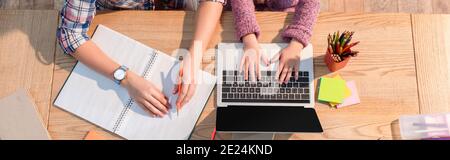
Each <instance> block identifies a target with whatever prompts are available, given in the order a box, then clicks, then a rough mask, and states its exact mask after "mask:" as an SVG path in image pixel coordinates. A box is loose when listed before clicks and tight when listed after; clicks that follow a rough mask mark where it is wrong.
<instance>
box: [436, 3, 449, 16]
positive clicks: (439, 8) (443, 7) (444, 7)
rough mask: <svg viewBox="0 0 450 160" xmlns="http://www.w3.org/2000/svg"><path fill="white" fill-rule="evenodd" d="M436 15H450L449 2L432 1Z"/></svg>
mask: <svg viewBox="0 0 450 160" xmlns="http://www.w3.org/2000/svg"><path fill="white" fill-rule="evenodd" d="M432 2H433V12H434V13H446V14H448V13H450V1H449V0H432Z"/></svg>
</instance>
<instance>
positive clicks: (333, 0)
mask: <svg viewBox="0 0 450 160" xmlns="http://www.w3.org/2000/svg"><path fill="white" fill-rule="evenodd" d="M328 3H329V4H328V11H329V12H345V1H344V0H329V2H328Z"/></svg>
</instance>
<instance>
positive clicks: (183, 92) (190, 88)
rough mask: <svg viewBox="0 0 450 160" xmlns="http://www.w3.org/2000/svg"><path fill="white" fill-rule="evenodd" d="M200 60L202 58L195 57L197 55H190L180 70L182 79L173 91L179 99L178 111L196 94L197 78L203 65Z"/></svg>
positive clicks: (184, 60) (186, 57)
mask: <svg viewBox="0 0 450 160" xmlns="http://www.w3.org/2000/svg"><path fill="white" fill-rule="evenodd" d="M200 55H201V54H200ZM200 58H201V57H197V56H195V54H189V56H184V57H183V61H182V66H181V70H180V72H181V74H182V79H181V81H180V82H176V83H177V85H176V86H175V88H174V91H173V93H174V94H178V99H177V101H176V103H177V104H176V106H177V109H181V108H182V107H183V106H184V105H185V104H186V103H188V102H189V101H190V100H191V98H192V96H194V94H195V89H196V87H197V79H196V78H197V77H198V72H199V71H200V64H201V59H200ZM177 76H178V75H177ZM180 85H181V86H180Z"/></svg>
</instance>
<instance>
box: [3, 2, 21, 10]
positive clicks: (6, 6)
mask: <svg viewBox="0 0 450 160" xmlns="http://www.w3.org/2000/svg"><path fill="white" fill-rule="evenodd" d="M19 6H20V3H19V1H18V0H0V9H19Z"/></svg>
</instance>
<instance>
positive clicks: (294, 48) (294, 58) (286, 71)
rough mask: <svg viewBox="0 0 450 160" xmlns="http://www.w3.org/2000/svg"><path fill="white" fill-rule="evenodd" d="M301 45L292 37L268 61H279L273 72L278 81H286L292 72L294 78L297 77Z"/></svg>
mask: <svg viewBox="0 0 450 160" xmlns="http://www.w3.org/2000/svg"><path fill="white" fill-rule="evenodd" d="M302 50H303V45H302V44H301V43H300V42H298V41H296V40H294V39H292V40H291V43H289V45H288V46H287V47H286V48H284V49H282V50H281V51H280V52H279V53H278V54H276V55H274V56H273V57H272V59H271V60H270V63H271V64H272V63H275V62H277V61H279V64H278V69H277V72H276V74H275V76H276V78H277V79H278V82H279V83H287V82H288V81H289V79H290V78H291V76H292V72H294V76H295V80H297V79H298V71H299V64H300V53H301V51H302Z"/></svg>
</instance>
